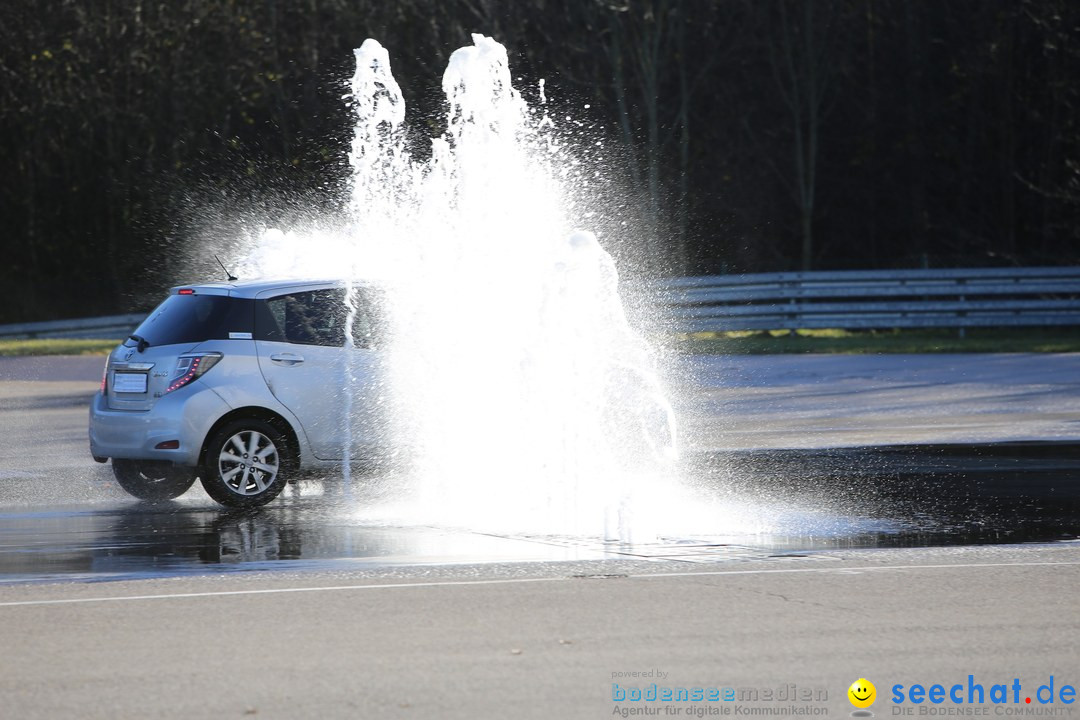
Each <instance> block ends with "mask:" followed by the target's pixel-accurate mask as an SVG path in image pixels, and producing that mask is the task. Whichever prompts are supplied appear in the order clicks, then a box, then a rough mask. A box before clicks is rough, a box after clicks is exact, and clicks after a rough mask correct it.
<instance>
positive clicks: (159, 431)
mask: <svg viewBox="0 0 1080 720" xmlns="http://www.w3.org/2000/svg"><path fill="white" fill-rule="evenodd" d="M200 385H201V384H200V383H195V384H193V385H192V386H190V387H189V388H184V389H182V390H180V391H178V392H176V393H175V394H173V395H166V396H165V397H163V398H161V399H159V400H158V401H157V402H156V403H155V404H154V407H153V408H151V409H150V410H142V411H140V410H112V409H110V408H109V407H108V406H107V403H106V399H105V397H104V396H103V395H102V394H101V393H100V392H99V393H97V394H96V395H95V396H94V399H93V400H92V401H91V403H90V454H91V455H93V456H94V458H95V459H98V460H100V459H102V458H125V459H131V460H165V461H168V462H172V463H174V464H176V465H184V466H190V467H194V466H196V465H198V464H199V454H200V452H201V451H202V444H203V441H204V440H205V439H206V435H207V433H208V432H209V431H210V428H211V427H213V425H214V423H215V422H217V420H218V418H220V417H221V416H222V415H224V414H225V413H227V412H229V410H230V409H231V408H230V407H229V405H228V404H227V403H226V402H225V401H224V400H222V399H221V397H220V396H219V395H218V394H217V393H215V392H214V391H213V390H211V389H210V388H207V387H205V386H202V387H200ZM172 442H175V443H176V445H177V447H175V448H169V449H162V448H158V447H157V446H158V445H160V444H162V443H172Z"/></svg>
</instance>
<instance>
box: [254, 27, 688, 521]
mask: <svg viewBox="0 0 1080 720" xmlns="http://www.w3.org/2000/svg"><path fill="white" fill-rule="evenodd" d="M356 59H357V68H356V74H355V76H354V77H353V79H352V81H351V83H350V88H349V89H350V92H349V94H348V95H347V98H348V100H349V102H350V103H351V106H352V107H353V108H354V110H355V113H356V129H355V135H354V140H353V144H352V149H351V153H350V164H351V167H352V172H353V174H352V178H351V188H350V192H351V197H350V202H349V208H348V222H347V225H348V230H347V232H345V233H344V235H345V238H344V239H343V240H342V239H337V240H334V241H330V242H324V243H323V246H324V247H327V248H333V249H334V257H330V258H326V263H327V270H328V272H330V273H332V274H333V275H335V276H342V277H346V278H354V277H367V278H371V279H374V280H375V281H376V282H377V283H378V284H380V285H382V286H383V287H385V289H386V293H387V297H389V298H390V299H391V302H390V303H389V316H390V318H391V321H392V324H393V332H392V336H393V338H394V340H393V343H392V345H391V347H390V349H389V351H388V356H387V361H386V370H387V375H386V377H385V378H384V381H385V383H386V384H387V387H388V388H389V391H390V394H391V395H392V396H393V398H394V407H395V409H396V411H395V413H394V421H395V430H396V432H397V435H398V437H397V439H396V442H397V443H398V445H399V446H400V447H401V448H402V449H403V454H405V455H407V456H408V459H409V461H410V462H409V470H408V472H407V473H406V477H407V483H406V484H407V485H408V487H407V488H404V490H405V491H406V492H405V493H404V495H405V499H404V500H403V501H402V502H401V503H400V504H399V505H398V506H396V507H395V508H394V509H393V510H394V512H396V513H397V515H396V516H397V517H399V518H402V519H404V520H407V521H410V522H427V523H437V524H444V525H457V526H467V527H473V528H482V529H488V530H512V531H526V532H541V533H559V534H564V533H574V534H588V535H593V536H596V535H601V534H603V535H605V536H608V537H621V538H622V539H629V534H630V532H631V531H632V530H633V529H635V528H637V529H640V528H641V523H642V519H643V516H644V515H646V514H647V513H645V512H643V511H644V510H645V509H646V508H650V507H655V506H656V504H657V503H658V502H659V501H660V500H661V499H663V498H666V497H670V493H671V492H672V491H673V486H672V484H671V478H670V477H669V470H670V464H671V459H672V457H673V454H674V444H673V437H672V433H671V429H672V428H673V417H672V413H671V408H670V406H669V404H668V403H667V401H666V400H665V399H664V396H663V393H662V391H661V388H660V384H659V382H658V380H657V377H656V374H655V373H654V372H653V369H652V365H651V363H652V358H651V351H650V349H649V348H648V346H647V345H646V344H645V342H644V341H643V340H642V339H641V338H640V337H639V336H638V335H637V334H636V333H634V331H633V330H632V329H631V327H630V325H629V323H628V322H627V319H626V316H625V313H624V311H623V307H622V304H621V301H620V298H619V295H618V287H617V285H618V273H617V271H616V268H615V264H614V262H613V261H612V259H611V256H610V255H609V254H608V253H607V252H605V251H604V249H603V248H602V247H601V243H600V242H599V241H598V239H597V237H596V236H595V235H594V234H593V233H591V232H589V231H588V230H579V229H578V227H579V225H580V221H581V220H582V219H583V218H581V217H578V216H577V214H578V213H580V212H581V210H582V208H584V207H586V206H587V205H588V199H587V198H588V193H589V187H588V182H589V181H588V177H587V173H586V172H585V170H586V169H585V168H583V167H582V166H581V165H580V164H577V163H576V161H574V160H573V157H572V154H571V153H569V152H568V151H567V149H566V147H565V146H564V144H563V143H562V142H560V138H559V135H558V133H557V132H555V129H554V124H553V123H552V122H551V121H550V119H549V118H547V116H546V115H545V114H544V113H543V112H541V111H534V110H530V108H529V107H528V105H527V104H526V103H525V101H524V100H523V99H522V97H521V96H520V94H519V93H518V92H517V91H516V90H515V89H514V87H513V84H512V82H511V76H510V70H509V65H508V61H507V54H506V50H505V48H504V47H503V46H502V45H500V44H499V43H497V42H495V41H494V40H492V39H491V38H487V37H484V36H481V35H474V36H473V45H471V46H468V47H464V48H461V49H459V50H457V51H455V52H454V53H453V54H452V55H451V57H450V60H449V63H448V66H447V69H446V72H445V74H444V76H443V90H444V91H445V93H446V98H447V104H448V114H447V118H446V120H447V130H446V133H445V134H444V135H443V136H442V137H440V138H436V139H433V140H432V147H431V155H430V158H429V159H426V160H423V161H421V160H418V159H416V158H414V157H412V156H411V155H410V154H409V152H408V150H407V148H406V145H405V140H404V132H403V129H404V118H405V104H404V100H403V98H402V95H401V92H400V89H399V88H398V85H397V82H396V81H395V80H394V78H393V74H392V72H391V68H390V59H389V56H388V53H387V52H386V50H385V49H384V48H382V46H380V45H379V44H378V43H377V42H375V41H374V40H367V41H365V43H364V44H363V46H362V47H361V48H360V49H358V50H357V51H356ZM587 170H589V171H591V170H592V169H587ZM311 247H313V245H309V246H308V249H309V250H310V249H311ZM341 250H344V252H341ZM255 264H256V265H258V262H255ZM353 401H354V402H364V401H365V399H364V398H361V397H356V398H353ZM635 506H637V511H635ZM384 511H386V512H389V511H388V510H385V509H384ZM632 516H633V517H634V520H633V521H631V517H632Z"/></svg>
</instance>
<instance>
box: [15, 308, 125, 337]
mask: <svg viewBox="0 0 1080 720" xmlns="http://www.w3.org/2000/svg"><path fill="white" fill-rule="evenodd" d="M145 317H146V313H133V314H130V315H108V316H105V317H92V318H79V319H76V320H48V321H46V322H32V323H14V324H12V325H0V338H3V339H5V340H25V339H36V338H74V339H79V338H85V339H101V340H110V339H113V338H116V339H119V338H125V337H127V336H128V335H129V334H130V333H132V332H134V330H135V328H136V327H137V326H138V325H139V323H141V322H142V321H143V319H144V318H145Z"/></svg>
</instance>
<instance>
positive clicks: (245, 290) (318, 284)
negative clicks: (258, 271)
mask: <svg viewBox="0 0 1080 720" xmlns="http://www.w3.org/2000/svg"><path fill="white" fill-rule="evenodd" d="M349 283H350V281H348V280H342V279H340V278H277V279H274V280H267V279H259V280H235V281H232V282H210V283H190V284H187V285H177V286H175V287H173V288H171V289H170V291H169V294H170V295H176V294H178V293H179V292H180V291H181V290H194V291H195V294H199V293H200V292H201V293H202V294H206V295H229V296H231V297H242V298H254V297H258V296H259V295H260V294H261V293H263V292H266V291H274V290H320V289H323V288H334V287H340V288H344V287H347V286H348V285H349ZM351 284H352V285H353V286H355V287H372V283H370V282H368V281H365V280H353V281H351Z"/></svg>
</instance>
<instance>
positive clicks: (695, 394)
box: [0, 355, 1080, 718]
mask: <svg viewBox="0 0 1080 720" xmlns="http://www.w3.org/2000/svg"><path fill="white" fill-rule="evenodd" d="M802 360H804V361H807V362H805V363H803V364H799V363H797V362H794V359H790V358H778V359H776V360H775V362H772V363H767V362H765V361H762V360H758V359H753V358H751V359H748V361H747V362H745V363H744V364H738V361H737V360H733V359H702V360H698V361H695V362H694V363H692V364H690V365H689V366H687V369H686V370H685V372H684V373H683V374H682V376H681V377H680V378H678V384H679V386H680V387H682V388H691V389H692V391H690V392H681V393H680V394H679V403H680V409H681V411H682V415H683V417H684V423H685V426H686V427H687V428H688V429H689V438H688V439H689V442H690V444H691V446H692V450H693V452H690V453H688V454H687V458H686V472H687V473H688V474H689V476H691V477H693V478H694V481H695V482H696V483H697V484H698V485H700V486H703V487H704V488H705V489H706V491H708V492H712V493H714V494H715V495H717V496H718V497H719V498H720V501H721V502H720V504H721V505H722V506H723V507H726V508H729V509H730V508H734V510H732V514H730V515H725V516H724V518H723V519H725V520H730V519H732V518H735V519H736V520H737V522H734V523H723V522H719V521H718V527H717V528H716V529H715V530H713V531H712V532H709V533H696V534H686V535H684V536H678V535H676V536H669V537H660V538H655V539H649V541H646V542H638V543H635V544H620V543H612V542H605V541H603V539H602V538H566V537H562V538H560V537H536V536H516V535H512V534H506V533H502V534H491V533H478V532H471V531H469V530H467V529H462V528H445V527H393V526H385V525H379V524H373V523H371V522H370V521H369V520H367V519H365V518H364V517H363V516H362V514H358V513H356V512H355V511H354V506H353V505H352V504H350V503H348V502H345V501H344V499H343V498H342V497H341V496H340V494H339V493H338V492H337V490H336V488H335V485H334V483H333V479H332V478H331V479H329V480H330V481H329V482H327V483H320V482H317V481H313V482H311V483H307V484H305V485H303V486H301V488H299V491H298V492H296V493H293V494H292V496H291V497H287V498H283V499H282V500H280V501H278V502H276V503H275V504H274V505H273V506H271V507H268V508H266V509H264V510H262V511H259V512H256V513H230V512H226V511H224V510H221V509H220V508H218V507H217V506H215V505H214V504H213V503H212V502H211V501H209V499H208V498H206V496H205V494H203V493H202V492H201V490H199V489H198V488H196V489H193V490H192V491H191V492H190V493H188V494H187V495H186V496H185V497H184V498H181V499H180V500H179V501H177V502H176V503H171V504H166V505H147V504H142V503H138V502H134V501H132V500H130V499H129V498H127V497H126V496H124V495H123V493H122V492H121V491H119V490H118V489H117V488H116V487H115V486H114V483H113V482H112V480H111V473H110V472H109V469H108V468H107V466H99V465H96V464H95V463H93V462H92V461H91V460H90V459H89V457H88V455H87V452H86V448H85V423H86V407H85V402H86V398H87V397H88V396H89V395H90V394H91V393H92V392H93V391H94V389H95V388H96V384H97V382H96V381H97V376H98V375H99V374H100V367H101V363H102V361H101V359H100V358H90V359H83V358H78V359H65V358H43V359H33V360H17V361H15V360H5V359H0V437H3V438H4V442H3V444H2V445H0V647H2V648H4V652H3V654H2V655H0V671H2V672H0V717H20V718H21V717H110V718H112V717H148V716H150V717H244V716H258V717H267V716H269V717H308V716H311V717H316V716H318V717H373V716H394V717H398V716H400V717H409V716H411V717H502V716H515V717H538V718H539V717H607V716H611V715H612V713H613V710H617V709H618V708H620V707H623V706H622V705H620V704H619V703H617V702H615V701H613V700H612V695H611V692H612V687H611V683H612V682H613V678H612V673H617V672H622V671H646V670H649V669H652V670H656V669H659V670H661V671H663V672H666V673H669V675H668V678H667V680H666V682H668V683H669V684H671V685H685V686H688V687H689V686H694V685H699V686H724V685H730V686H733V687H736V686H754V687H779V686H781V685H783V684H785V683H797V684H798V685H799V686H807V687H811V686H812V687H818V686H820V687H821V688H826V689H827V690H828V695H829V699H828V700H827V701H824V702H822V703H821V705H820V708H821V709H827V710H828V712H829V714H831V715H844V714H847V713H848V712H850V711H851V709H852V708H851V706H850V705H848V704H847V700H846V697H845V696H844V691H845V689H846V687H847V685H849V684H850V683H851V682H852V681H853V680H855V679H856V678H858V677H860V676H865V677H867V678H870V679H871V680H873V681H874V682H876V683H878V686H879V692H880V691H881V689H882V688H883V687H887V686H888V685H891V684H893V683H894V682H907V683H914V682H925V683H927V684H930V683H933V682H943V683H945V682H950V681H952V680H953V679H955V678H959V679H961V680H962V679H966V677H967V675H968V674H969V673H976V674H979V673H982V674H985V675H986V676H987V678H990V679H988V682H989V683H993V682H998V680H996V679H993V678H996V677H998V676H1001V677H1003V678H1004V679H1003V680H1000V682H1011V680H1012V678H1013V677H1017V678H1020V679H1021V680H1022V681H1024V682H1025V683H1027V682H1029V681H1030V682H1034V683H1035V684H1041V683H1043V682H1044V681H1045V677H1047V676H1049V675H1050V674H1055V675H1056V676H1057V678H1058V679H1059V682H1067V681H1072V683H1073V684H1074V685H1076V684H1078V682H1080V674H1078V673H1077V671H1076V668H1077V667H1078V665H1077V663H1076V659H1077V657H1078V654H1077V651H1076V647H1077V640H1080V623H1078V621H1077V617H1078V614H1077V612H1076V610H1077V608H1078V606H1077V604H1076V600H1075V597H1076V590H1077V589H1078V588H1080V585H1078V584H1077V580H1078V575H1080V573H1078V568H1080V554H1078V553H1077V547H1080V544H1078V543H1077V542H1075V541H1074V539H1075V538H1076V537H1077V536H1078V535H1080V521H1078V517H1080V512H1078V510H1077V502H1076V498H1077V496H1078V495H1080V491H1078V490H1080V482H1078V480H1080V451H1078V448H1080V429H1078V423H1077V420H1078V419H1080V370H1078V368H1080V361H1078V360H1077V358H1076V357H1074V356H1067V355H1059V356H1038V357H1034V356H986V357H985V358H984V360H985V362H984V364H983V365H982V366H978V367H976V366H975V365H976V363H972V362H971V361H970V360H969V359H965V358H960V359H957V356H952V357H951V358H950V357H946V358H944V359H941V358H939V359H938V360H937V361H935V360H933V359H930V360H924V359H921V358H915V359H913V360H903V359H901V360H899V361H898V360H897V359H896V358H895V357H894V358H893V359H892V360H890V361H882V360H878V359H868V360H870V362H869V364H867V363H866V362H864V363H863V364H862V365H861V366H860V365H858V364H857V363H851V364H846V363H845V361H838V362H833V363H832V364H830V363H828V362H827V361H826V360H824V359H821V358H802ZM1036 361H1041V362H1042V364H1041V365H1039V363H1038V362H1036ZM890 363H891V364H890ZM45 378H48V379H45ZM890 418H892V424H891V425H890V424H889V419H890ZM755 428H757V429H758V432H756V433H755V431H754V429H755ZM930 438H936V439H937V441H936V442H935V444H934V445H932V446H930V445H927V444H926V442H927V441H928V439H930ZM867 446H869V447H867ZM886 446H887V447H886ZM718 520H719V518H718ZM721 526H723V527H721ZM1019 542H1027V543H1031V542H1035V543H1039V544H1028V545H1017V544H1015V543H1019ZM1047 543H1052V544H1047ZM103 580H111V581H112V582H109V583H107V584H104V585H103V584H101V583H100V581H103ZM1006 676H1007V677H1006ZM629 682H630V683H631V684H634V683H636V682H638V681H637V680H631V681H629ZM641 684H642V685H645V684H647V683H646V682H645V681H644V680H642V681H641ZM882 695H883V697H884V696H885V693H882ZM676 705H677V708H678V709H679V710H680V714H682V715H685V716H689V715H691V713H693V712H697V711H700V712H701V713H704V712H706V711H707V710H708V709H709V707H710V704H709V703H699V704H695V703H682V704H681V705H680V704H676ZM751 705H752V706H754V707H772V706H776V707H779V706H780V705H782V703H780V704H777V703H768V702H757V703H751V704H749V705H747V706H751ZM711 706H712V707H713V708H714V709H715V708H716V707H718V706H717V705H716V704H715V703H713V704H711ZM1059 707H1061V708H1062V709H1066V708H1064V707H1063V706H1059ZM874 709H875V710H876V711H877V714H878V715H882V714H889V713H890V712H892V711H894V710H895V709H894V708H891V707H886V703H885V702H884V700H883V701H882V702H881V703H880V704H879V705H878V706H875V708H874ZM915 712H917V711H915ZM991 712H993V711H992V710H991Z"/></svg>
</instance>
